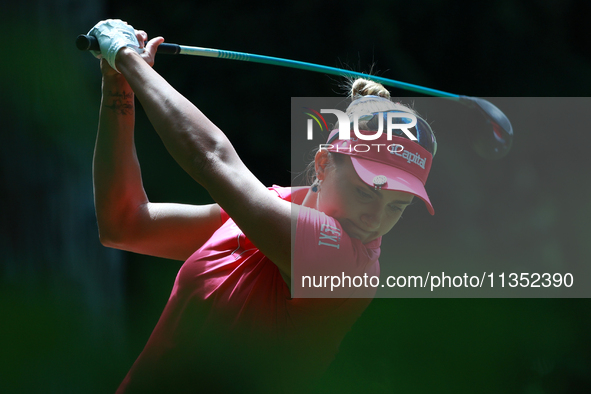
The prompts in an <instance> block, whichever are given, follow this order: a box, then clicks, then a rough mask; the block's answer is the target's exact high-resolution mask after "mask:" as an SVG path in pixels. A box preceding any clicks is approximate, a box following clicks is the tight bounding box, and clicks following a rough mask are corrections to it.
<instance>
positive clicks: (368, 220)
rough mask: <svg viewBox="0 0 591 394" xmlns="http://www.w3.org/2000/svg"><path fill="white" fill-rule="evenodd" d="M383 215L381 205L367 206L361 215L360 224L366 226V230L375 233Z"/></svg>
mask: <svg viewBox="0 0 591 394" xmlns="http://www.w3.org/2000/svg"><path fill="white" fill-rule="evenodd" d="M384 213H385V212H384V207H382V206H381V204H375V205H372V206H368V207H367V208H366V209H365V210H364V212H363V213H362V214H361V222H362V223H363V224H364V225H365V226H367V228H366V229H367V230H369V231H375V230H377V229H379V228H380V225H381V224H382V218H383V217H384Z"/></svg>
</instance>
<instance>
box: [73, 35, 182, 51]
mask: <svg viewBox="0 0 591 394" xmlns="http://www.w3.org/2000/svg"><path fill="white" fill-rule="evenodd" d="M76 47H77V48H78V49H80V50H81V51H100V50H101V48H100V47H99V42H98V40H97V39H96V37H94V36H89V35H86V34H80V35H79V36H78V37H77V38H76ZM180 50H181V48H180V46H178V45H177V44H166V43H163V44H160V45H159V46H158V50H157V51H156V53H159V54H165V55H178V54H179V52H180Z"/></svg>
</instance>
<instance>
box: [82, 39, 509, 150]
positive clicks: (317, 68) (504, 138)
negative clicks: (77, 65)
mask: <svg viewBox="0 0 591 394" xmlns="http://www.w3.org/2000/svg"><path fill="white" fill-rule="evenodd" d="M76 47H77V48H78V49H80V50H82V51H86V50H94V51H100V47H99V43H98V40H97V39H96V38H95V37H94V36H89V35H84V34H81V35H79V36H78V38H77V39H76ZM157 53H162V54H170V55H177V54H178V55H193V56H205V57H214V58H221V59H232V60H241V61H247V62H255V63H263V64H271V65H275V66H283V67H290V68H297V69H301V70H307V71H314V72H320V73H325V74H332V75H339V76H346V77H350V76H355V77H361V78H366V79H370V80H373V81H376V82H379V83H381V84H383V85H386V86H392V87H395V88H398V89H402V90H407V91H411V92H415V93H420V94H424V95H427V96H433V97H444V98H447V99H451V100H454V101H458V102H460V103H462V104H464V105H466V106H468V107H470V108H473V109H476V110H477V111H479V112H480V113H481V114H482V115H483V116H484V118H485V120H486V122H487V123H488V124H489V125H490V128H492V132H491V130H490V128H488V129H487V130H484V129H483V130H482V131H476V132H473V133H471V135H470V136H469V138H470V139H471V141H472V144H473V147H474V149H475V150H476V152H478V154H479V155H480V156H482V157H484V158H486V159H499V158H501V157H503V156H505V155H506V154H507V153H508V152H509V149H511V144H512V142H513V127H512V126H511V122H510V121H509V119H508V118H507V116H505V114H504V113H503V112H502V111H501V110H500V109H498V108H497V107H496V106H495V105H494V104H492V103H490V102H489V101H487V100H485V99H482V98H478V97H470V96H462V95H457V94H453V93H448V92H444V91H441V90H436V89H431V88H427V87H424V86H419V85H413V84H410V83H406V82H400V81H396V80H393V79H388V78H383V77H377V76H374V75H368V74H363V73H359V72H355V71H350V70H344V69H340V68H336V67H328V66H322V65H319V64H314V63H307V62H300V61H297V60H289V59H282V58H277V57H270V56H263V55H255V54H251V53H244V52H234V51H224V50H220V49H211V48H202V47H193V46H186V45H178V44H167V43H163V44H160V46H158V50H157Z"/></svg>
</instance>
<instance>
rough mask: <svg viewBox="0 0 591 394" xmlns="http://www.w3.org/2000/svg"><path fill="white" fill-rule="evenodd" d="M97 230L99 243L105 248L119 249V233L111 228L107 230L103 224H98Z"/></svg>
mask: <svg viewBox="0 0 591 394" xmlns="http://www.w3.org/2000/svg"><path fill="white" fill-rule="evenodd" d="M98 232H99V241H100V243H101V245H103V246H105V247H107V248H115V249H120V245H121V238H122V237H121V236H120V235H119V234H117V233H116V232H115V231H113V230H107V229H105V226H100V225H99V228H98Z"/></svg>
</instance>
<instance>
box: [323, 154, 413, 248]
mask: <svg viewBox="0 0 591 394" xmlns="http://www.w3.org/2000/svg"><path fill="white" fill-rule="evenodd" d="M317 168H318V167H317ZM320 170H321V171H318V179H320V180H321V184H320V190H319V192H318V210H319V211H321V212H324V213H326V214H327V215H329V216H332V217H333V218H335V219H337V220H338V221H339V223H340V224H341V226H342V227H343V230H345V232H346V233H347V234H349V236H351V237H353V238H357V239H359V240H361V242H363V243H368V242H370V241H373V240H375V239H376V238H378V237H380V236H382V235H384V234H386V233H387V232H388V231H390V230H391V229H392V227H394V225H395V224H396V222H398V220H399V219H400V216H401V215H402V212H404V209H405V208H406V207H407V206H408V204H410V203H411V202H412V199H413V197H414V196H413V195H412V194H409V193H404V192H399V191H393V190H375V189H374V188H373V187H370V186H368V185H367V184H366V183H365V182H363V181H362V180H361V178H359V175H357V172H355V168H354V167H353V163H352V162H351V158H349V157H348V156H346V155H343V156H342V159H341V160H339V162H338V164H336V165H328V166H324V167H320Z"/></svg>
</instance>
